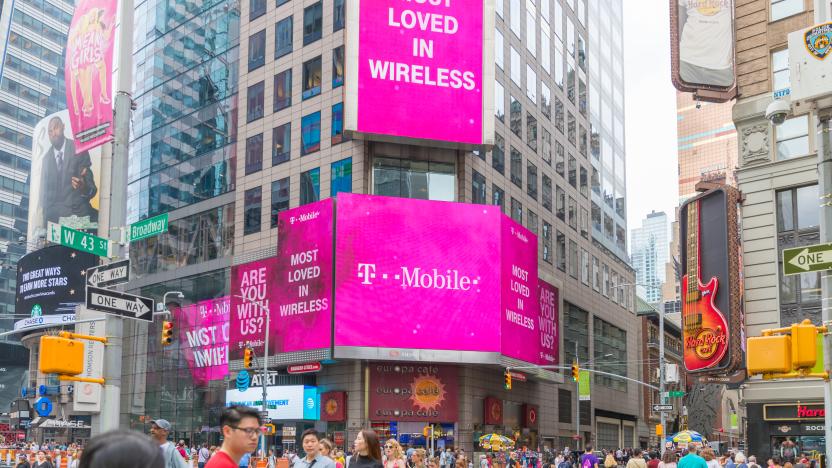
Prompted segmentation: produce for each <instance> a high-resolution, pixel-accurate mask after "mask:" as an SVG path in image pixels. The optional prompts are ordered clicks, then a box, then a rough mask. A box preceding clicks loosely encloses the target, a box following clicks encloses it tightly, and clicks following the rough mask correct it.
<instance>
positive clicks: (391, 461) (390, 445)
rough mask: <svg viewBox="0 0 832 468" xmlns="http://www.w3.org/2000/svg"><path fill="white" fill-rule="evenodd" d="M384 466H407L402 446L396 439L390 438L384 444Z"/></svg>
mask: <svg viewBox="0 0 832 468" xmlns="http://www.w3.org/2000/svg"><path fill="white" fill-rule="evenodd" d="M384 468H407V463H406V462H405V461H404V452H402V446H401V445H399V442H398V441H396V439H390V440H388V441H387V442H385V444H384Z"/></svg>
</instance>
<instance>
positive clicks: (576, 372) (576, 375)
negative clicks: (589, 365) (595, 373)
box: [572, 361, 581, 382]
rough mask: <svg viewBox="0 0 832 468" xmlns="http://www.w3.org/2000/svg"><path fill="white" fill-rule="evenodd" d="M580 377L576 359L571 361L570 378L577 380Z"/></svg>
mask: <svg viewBox="0 0 832 468" xmlns="http://www.w3.org/2000/svg"><path fill="white" fill-rule="evenodd" d="M580 377H581V368H580V367H578V361H575V362H573V363H572V380H574V381H575V382H577V381H578V380H580Z"/></svg>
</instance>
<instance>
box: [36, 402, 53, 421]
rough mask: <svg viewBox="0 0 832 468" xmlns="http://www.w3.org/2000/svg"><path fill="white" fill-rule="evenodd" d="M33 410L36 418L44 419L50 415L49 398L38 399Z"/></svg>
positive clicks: (50, 405)
mask: <svg viewBox="0 0 832 468" xmlns="http://www.w3.org/2000/svg"><path fill="white" fill-rule="evenodd" d="M33 408H34V409H35V413H37V414H38V416H40V417H42V418H45V417H47V416H49V415H50V414H51V413H52V402H51V401H49V398H46V397H40V398H38V400H37V401H36V402H35V404H34V405H33Z"/></svg>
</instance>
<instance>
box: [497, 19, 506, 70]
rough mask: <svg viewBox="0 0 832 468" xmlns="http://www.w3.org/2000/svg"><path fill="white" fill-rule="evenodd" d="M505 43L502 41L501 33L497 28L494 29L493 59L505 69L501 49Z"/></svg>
mask: <svg viewBox="0 0 832 468" xmlns="http://www.w3.org/2000/svg"><path fill="white" fill-rule="evenodd" d="M504 49H505V44H504V43H503V33H501V32H500V30H499V29H495V30H494V60H495V62H496V63H497V66H498V67H500V69H501V70H505V69H506V64H505V59H504V58H503V50H504Z"/></svg>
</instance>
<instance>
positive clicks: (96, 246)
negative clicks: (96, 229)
mask: <svg viewBox="0 0 832 468" xmlns="http://www.w3.org/2000/svg"><path fill="white" fill-rule="evenodd" d="M46 240H47V241H49V242H52V243H54V244H60V245H63V246H65V247H69V248H71V249H75V250H80V251H81V252H89V253H91V254H94V255H98V256H99V257H112V255H113V243H112V242H111V241H110V240H109V239H104V238H103V237H98V236H94V235H92V234H87V233H86V232H81V231H76V230H75V229H71V228H68V227H66V226H62V225H60V224H56V223H53V222H51V221H50V222H49V225H48V226H47V229H46Z"/></svg>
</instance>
